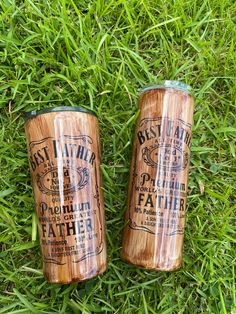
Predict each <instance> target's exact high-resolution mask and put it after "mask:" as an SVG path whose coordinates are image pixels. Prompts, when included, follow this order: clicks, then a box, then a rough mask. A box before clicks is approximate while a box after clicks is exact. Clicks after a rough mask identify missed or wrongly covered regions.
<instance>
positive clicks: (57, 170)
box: [29, 135, 104, 265]
mask: <svg viewBox="0 0 236 314" xmlns="http://www.w3.org/2000/svg"><path fill="white" fill-rule="evenodd" d="M29 153H30V156H29V160H30V166H31V173H32V178H33V182H34V186H35V187H34V189H35V202H36V211H37V216H38V221H39V232H40V241H41V246H42V252H43V255H44V262H45V263H53V264H57V265H65V264H66V259H65V257H67V256H71V257H72V258H71V259H72V262H74V263H79V262H81V261H83V260H84V259H86V258H88V257H89V256H93V255H98V254H100V253H101V252H102V250H103V247H104V243H103V239H102V233H103V231H102V216H101V208H100V194H99V180H98V169H97V160H96V158H97V156H96V154H95V152H94V151H93V140H92V138H91V137H90V136H87V135H80V136H69V135H64V136H61V137H59V138H57V139H55V138H52V137H47V138H44V139H40V140H39V141H32V142H30V143H29ZM37 189H38V191H37Z"/></svg>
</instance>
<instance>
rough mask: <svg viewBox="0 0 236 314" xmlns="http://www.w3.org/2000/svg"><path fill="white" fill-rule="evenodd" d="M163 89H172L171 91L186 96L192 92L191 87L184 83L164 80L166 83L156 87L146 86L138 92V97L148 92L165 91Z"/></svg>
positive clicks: (163, 82)
mask: <svg viewBox="0 0 236 314" xmlns="http://www.w3.org/2000/svg"><path fill="white" fill-rule="evenodd" d="M165 88H173V89H176V90H180V91H183V92H185V93H188V94H191V91H192V87H191V86H190V85H188V84H186V83H183V82H179V81H171V80H166V81H162V82H161V83H160V84H158V85H153V86H147V87H144V88H142V89H141V91H140V95H141V94H143V93H145V92H146V91H149V90H153V89H165Z"/></svg>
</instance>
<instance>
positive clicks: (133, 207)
mask: <svg viewBox="0 0 236 314" xmlns="http://www.w3.org/2000/svg"><path fill="white" fill-rule="evenodd" d="M136 136H137V141H136V143H137V146H136V148H135V153H134V162H133V169H132V173H133V177H132V182H131V198H130V204H129V226H130V228H132V229H134V230H143V231H145V232H148V233H150V234H153V235H158V234H160V233H163V229H164V234H165V235H166V236H172V235H176V234H183V232H184V219H185V208H186V196H187V181H188V165H189V159H190V141H191V124H189V123H185V122H184V121H182V120H181V119H176V120H174V121H173V120H171V119H169V118H168V117H164V118H162V117H158V118H152V119H151V118H146V119H142V120H141V121H140V123H139V125H138V131H137V134H136ZM140 157H141V158H140ZM137 160H141V161H140V163H139V165H138V167H137Z"/></svg>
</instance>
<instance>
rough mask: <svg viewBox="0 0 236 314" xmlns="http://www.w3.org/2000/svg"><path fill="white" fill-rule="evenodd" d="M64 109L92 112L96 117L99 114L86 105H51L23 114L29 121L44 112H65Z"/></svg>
mask: <svg viewBox="0 0 236 314" xmlns="http://www.w3.org/2000/svg"><path fill="white" fill-rule="evenodd" d="M63 111H74V112H84V113H89V114H92V115H94V116H95V117H97V114H96V113H95V112H94V111H93V110H90V109H86V108H84V107H70V106H60V107H50V108H45V109H41V110H32V111H29V112H24V114H23V116H24V118H25V120H26V121H27V120H28V119H31V118H34V117H36V116H39V115H41V114H44V113H49V112H63Z"/></svg>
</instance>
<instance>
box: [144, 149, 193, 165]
mask: <svg viewBox="0 0 236 314" xmlns="http://www.w3.org/2000/svg"><path fill="white" fill-rule="evenodd" d="M142 157H143V159H144V161H145V163H146V164H147V165H148V166H151V167H153V168H157V167H158V168H159V169H162V170H163V171H168V170H171V171H181V170H183V169H185V168H186V167H187V165H188V162H189V154H188V152H186V151H184V152H183V154H182V152H181V150H180V149H179V148H178V147H171V146H170V145H160V146H158V145H156V146H150V147H149V148H148V147H145V148H143V150H142Z"/></svg>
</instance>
